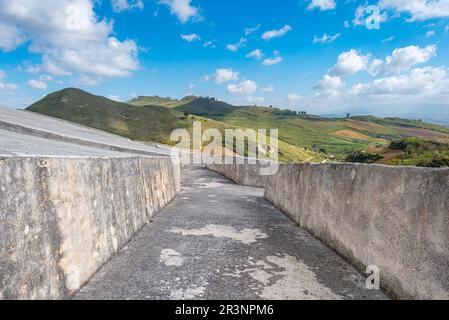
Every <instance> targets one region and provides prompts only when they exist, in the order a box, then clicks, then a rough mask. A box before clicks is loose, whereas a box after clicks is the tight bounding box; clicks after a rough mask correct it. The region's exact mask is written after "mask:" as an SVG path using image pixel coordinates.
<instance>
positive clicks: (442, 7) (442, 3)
mask: <svg viewBox="0 0 449 320" xmlns="http://www.w3.org/2000/svg"><path fill="white" fill-rule="evenodd" d="M379 6H380V7H381V8H383V9H389V10H393V11H394V12H395V13H396V14H403V13H406V14H408V15H409V16H410V18H409V19H408V21H410V22H412V21H423V20H428V19H433V18H447V17H449V1H448V0H432V1H429V0H380V1H379Z"/></svg>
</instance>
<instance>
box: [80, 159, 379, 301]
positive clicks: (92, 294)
mask: <svg viewBox="0 0 449 320" xmlns="http://www.w3.org/2000/svg"><path fill="white" fill-rule="evenodd" d="M75 299H234V300H238V299H388V297H387V296H386V295H385V294H384V293H383V292H382V291H380V290H367V289H366V287H365V277H364V276H363V275H362V274H360V273H359V272H358V271H357V270H356V269H354V268H353V267H352V266H351V265H349V264H348V263H347V262H346V261H345V260H344V259H342V258H341V257H340V256H338V255H337V254H336V253H335V252H333V251H332V250H331V249H329V248H328V247H326V246H325V245H324V244H323V243H321V242H320V241H318V240H316V239H314V238H313V237H312V236H311V235H310V234H309V233H307V232H306V231H304V230H303V229H301V228H298V227H297V226H296V224H295V223H294V222H292V221H291V220H289V219H288V218H287V217H285V216H284V215H283V214H282V213H281V212H280V211H278V210H277V209H276V208H274V207H273V206H272V205H271V204H270V203H269V202H268V201H266V200H265V199H264V197H263V190H262V189H257V188H251V187H245V186H239V185H235V184H234V183H233V182H231V181H230V180H228V179H226V178H224V177H223V176H221V175H218V174H217V173H214V172H211V171H209V170H207V169H204V168H199V167H196V168H195V167H190V168H187V169H186V170H185V172H184V173H183V185H182V191H181V193H180V194H179V196H177V198H176V200H174V201H173V202H172V203H170V204H169V205H168V206H167V207H166V208H165V209H163V210H162V212H161V213H160V214H159V215H157V216H156V217H155V218H154V220H153V221H152V223H150V224H149V225H147V226H145V227H144V228H143V229H142V230H141V231H140V232H139V233H138V234H137V235H136V237H134V238H133V240H132V241H131V242H130V243H128V244H127V245H126V247H125V248H124V249H123V250H122V251H121V252H120V253H119V254H117V255H116V256H114V257H113V258H112V260H111V261H110V262H109V263H107V264H106V265H105V266H104V267H103V268H101V270H100V271H99V272H98V273H97V274H96V275H95V276H94V277H93V278H92V279H91V280H90V281H89V282H88V283H87V285H86V286H85V287H83V288H82V289H81V290H80V291H79V292H78V293H77V294H76V295H75Z"/></svg>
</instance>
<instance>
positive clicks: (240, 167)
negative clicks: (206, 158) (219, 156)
mask: <svg viewBox="0 0 449 320" xmlns="http://www.w3.org/2000/svg"><path fill="white" fill-rule="evenodd" d="M206 167H207V168H208V169H209V170H212V171H215V172H217V173H219V174H221V175H223V176H225V177H227V178H229V179H231V180H232V181H234V182H235V183H237V184H240V185H243V186H249V187H256V188H265V187H266V185H267V183H268V176H267V175H261V174H260V173H261V170H263V169H264V168H266V167H267V165H266V163H262V164H261V163H260V162H259V163H258V164H236V163H234V164H208V165H206Z"/></svg>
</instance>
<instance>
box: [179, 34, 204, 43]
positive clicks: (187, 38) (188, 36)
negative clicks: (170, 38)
mask: <svg viewBox="0 0 449 320" xmlns="http://www.w3.org/2000/svg"><path fill="white" fill-rule="evenodd" d="M181 38H182V39H184V40H185V41H187V42H193V41H199V40H201V38H200V36H199V35H197V34H196V33H192V34H181Z"/></svg>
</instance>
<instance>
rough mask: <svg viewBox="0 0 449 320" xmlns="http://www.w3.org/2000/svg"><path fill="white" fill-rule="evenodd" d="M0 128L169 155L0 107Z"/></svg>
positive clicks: (79, 127)
mask: <svg viewBox="0 0 449 320" xmlns="http://www.w3.org/2000/svg"><path fill="white" fill-rule="evenodd" d="M0 129H3V130H8V131H11V132H16V133H21V134H26V135H29V136H33V137H40V138H46V139H51V140H53V141H59V142H66V143H73V144H77V145H83V146H88V147H95V148H97V149H108V150H113V151H120V152H127V153H134V154H145V155H150V156H157V155H164V156H168V155H170V151H169V150H167V149H166V148H159V147H158V146H151V145H149V144H143V143H139V142H134V141H131V140H129V139H126V138H123V137H119V136H116V135H113V134H109V133H106V132H103V131H99V130H95V129H92V128H87V127H84V126H81V125H78V124H74V123H71V122H67V121H64V120H60V119H55V118H52V117H48V116H44V115H41V114H37V113H33V112H27V111H22V110H13V109H9V108H1V107H0Z"/></svg>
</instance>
